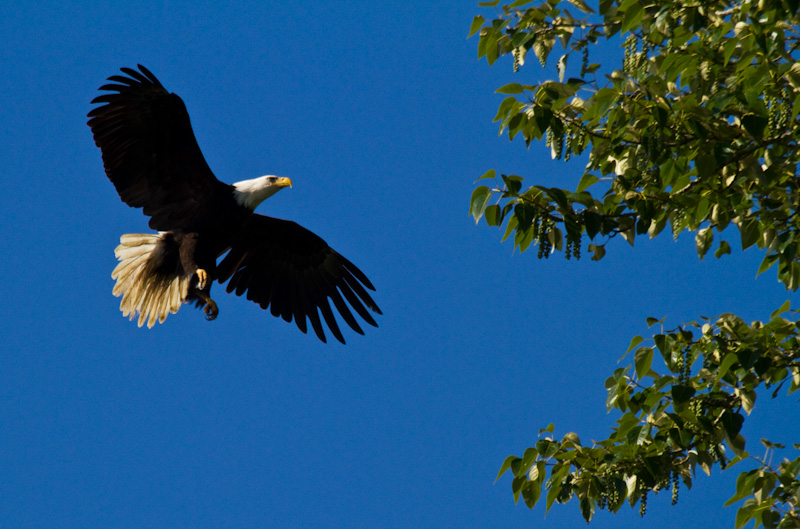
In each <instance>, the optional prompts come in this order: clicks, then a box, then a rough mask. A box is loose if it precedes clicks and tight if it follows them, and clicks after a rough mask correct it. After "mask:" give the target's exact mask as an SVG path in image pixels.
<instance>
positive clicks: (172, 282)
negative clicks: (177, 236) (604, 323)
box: [111, 233, 191, 328]
mask: <svg viewBox="0 0 800 529" xmlns="http://www.w3.org/2000/svg"><path fill="white" fill-rule="evenodd" d="M164 235H165V234H162V233H158V234H151V233H128V234H125V235H123V236H122V237H120V245H119V246H117V248H116V249H115V250H114V255H116V257H117V259H119V264H118V265H117V266H116V268H114V271H113V272H112V273H111V278H112V279H116V280H117V284H116V285H114V290H113V292H114V295H115V296H122V301H121V302H120V304H119V308H120V310H121V311H122V315H123V316H128V317H129V318H130V319H131V320H133V319H134V318H135V317H136V314H137V313H138V314H139V327H141V326H142V325H144V323H145V322H147V327H148V328H151V327H152V326H153V325H155V323H156V320H158V322H159V323H164V320H165V319H167V315H168V314H169V313H170V312H171V313H173V314H174V313H176V312H178V309H179V308H180V307H181V303H183V302H184V301H185V300H186V296H187V294H188V292H189V281H190V280H191V276H190V275H189V276H187V275H183V274H179V273H177V271H168V270H170V269H171V270H175V267H174V266H169V264H168V263H165V260H167V259H168V257H167V255H165V254H167V253H169V252H167V251H165V250H166V248H165V246H166V244H165V240H164ZM165 265H166V266H165Z"/></svg>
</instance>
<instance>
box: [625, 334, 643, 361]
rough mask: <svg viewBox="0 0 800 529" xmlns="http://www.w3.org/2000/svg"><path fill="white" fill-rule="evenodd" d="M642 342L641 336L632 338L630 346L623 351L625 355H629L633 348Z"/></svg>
mask: <svg viewBox="0 0 800 529" xmlns="http://www.w3.org/2000/svg"><path fill="white" fill-rule="evenodd" d="M643 341H644V338H642V337H641V336H634V337H633V339H632V340H631V344H630V345H629V346H628V349H627V350H626V351H625V354H628V353H630V352H631V351H632V350H633V348H634V347H636V346H637V345H639V344H640V343H642V342H643ZM623 358H624V356H623Z"/></svg>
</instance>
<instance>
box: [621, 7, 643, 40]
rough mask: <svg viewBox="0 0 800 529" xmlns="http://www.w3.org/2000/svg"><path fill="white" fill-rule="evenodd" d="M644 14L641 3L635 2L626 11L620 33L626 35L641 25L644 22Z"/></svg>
mask: <svg viewBox="0 0 800 529" xmlns="http://www.w3.org/2000/svg"><path fill="white" fill-rule="evenodd" d="M643 14H644V9H643V8H642V5H641V4H640V3H639V2H634V3H633V4H632V5H631V6H630V7H628V9H626V10H625V14H624V15H623V17H622V27H621V28H620V31H622V32H623V33H625V32H626V31H629V30H630V29H631V28H634V27H636V26H638V25H639V23H640V22H641V21H642V15H643Z"/></svg>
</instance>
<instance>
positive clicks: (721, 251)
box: [714, 241, 731, 259]
mask: <svg viewBox="0 0 800 529" xmlns="http://www.w3.org/2000/svg"><path fill="white" fill-rule="evenodd" d="M729 253H731V247H730V245H729V244H728V243H727V242H725V241H720V242H719V248H717V251H716V252H714V257H716V258H717V259H719V258H720V257H722V256H723V255H725V254H729Z"/></svg>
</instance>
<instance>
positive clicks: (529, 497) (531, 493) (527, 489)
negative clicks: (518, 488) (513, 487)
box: [522, 481, 542, 509]
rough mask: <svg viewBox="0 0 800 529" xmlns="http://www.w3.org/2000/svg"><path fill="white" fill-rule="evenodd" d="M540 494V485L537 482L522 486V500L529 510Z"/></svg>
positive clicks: (534, 504)
mask: <svg viewBox="0 0 800 529" xmlns="http://www.w3.org/2000/svg"><path fill="white" fill-rule="evenodd" d="M541 494H542V484H541V483H540V482H539V481H528V482H526V483H525V484H524V485H523V486H522V499H523V500H524V501H525V505H527V506H528V508H529V509H533V508H534V507H535V506H536V502H538V501H539V497H540V496H541Z"/></svg>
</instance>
